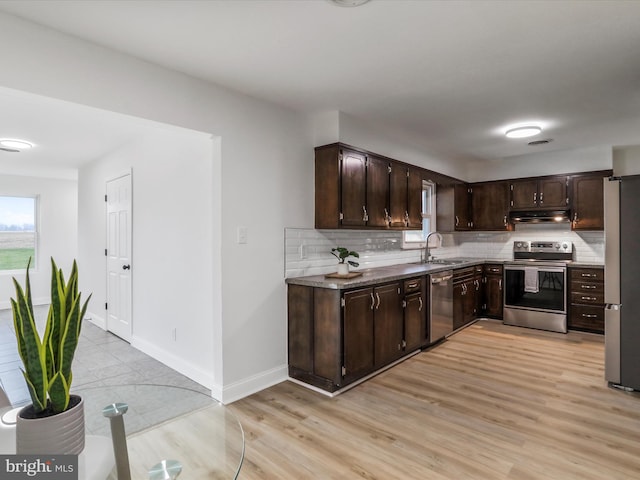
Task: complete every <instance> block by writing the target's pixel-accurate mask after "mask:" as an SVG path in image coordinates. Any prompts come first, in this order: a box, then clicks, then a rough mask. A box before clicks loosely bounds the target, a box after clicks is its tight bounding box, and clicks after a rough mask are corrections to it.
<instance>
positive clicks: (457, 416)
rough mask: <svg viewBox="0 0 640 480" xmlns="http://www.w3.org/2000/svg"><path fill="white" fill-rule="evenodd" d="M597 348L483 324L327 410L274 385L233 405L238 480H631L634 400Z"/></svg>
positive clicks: (636, 454) (637, 443) (638, 469)
mask: <svg viewBox="0 0 640 480" xmlns="http://www.w3.org/2000/svg"><path fill="white" fill-rule="evenodd" d="M603 357H604V345H603V338H602V337H601V336H596V335H589V334H579V333H573V332H572V333H569V334H567V335H563V334H557V333H550V332H541V331H537V330H530V329H524V328H518V327H509V326H503V325H502V324H501V323H500V322H496V321H490V320H482V321H479V322H478V323H476V324H475V325H472V326H470V327H468V328H467V329H465V330H463V331H461V332H459V333H457V334H455V335H454V336H452V337H451V338H450V339H449V340H447V341H446V342H445V343H443V344H441V345H439V346H437V347H435V348H433V349H431V350H430V351H425V352H422V353H420V354H419V355H416V356H415V357H412V358H411V359H409V360H407V361H405V362H403V363H402V364H400V365H397V366H396V367H394V368H392V369H390V370H388V371H386V372H384V373H382V374H380V375H378V376H377V377H375V378H373V379H371V380H369V381H367V382H365V383H363V384H362V385H360V386H358V387H356V388H354V389H352V390H349V391H347V392H345V393H344V394H342V395H339V396H337V397H335V398H328V397H326V396H323V395H321V394H318V393H315V392H312V391H310V390H308V389H305V388H304V387H300V386H298V385H296V384H293V383H292V382H283V383H281V384H279V385H276V386H274V387H272V388H269V389H267V390H264V391H262V392H259V393H257V394H255V395H252V396H250V397H247V398H245V399H243V400H240V401H238V402H235V403H233V404H232V405H231V406H230V408H231V409H232V411H233V412H234V413H235V414H236V416H238V417H239V419H240V421H241V423H242V425H243V428H244V430H245V438H246V453H245V461H244V465H243V467H242V471H241V473H240V477H239V478H240V479H241V480H252V479H260V480H265V479H305V478H332V479H350V478H366V479H384V480H388V479H414V478H415V479H418V478H420V479H430V480H431V479H433V480H437V479H456V480H458V479H490V480H499V479H522V480H530V479H545V480H547V479H559V480H571V479H576V480H577V479H580V480H589V479H594V480H611V479H639V478H640V395H638V394H629V393H624V392H621V391H617V390H612V389H610V388H608V387H607V385H606V382H605V381H604V372H603Z"/></svg>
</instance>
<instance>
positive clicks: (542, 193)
mask: <svg viewBox="0 0 640 480" xmlns="http://www.w3.org/2000/svg"><path fill="white" fill-rule="evenodd" d="M542 195H544V192H540V205H542V204H543V203H544V202H543V201H542Z"/></svg>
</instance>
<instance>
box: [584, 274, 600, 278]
mask: <svg viewBox="0 0 640 480" xmlns="http://www.w3.org/2000/svg"><path fill="white" fill-rule="evenodd" d="M580 276H581V277H587V278H593V277H595V276H596V274H595V273H581V274H580Z"/></svg>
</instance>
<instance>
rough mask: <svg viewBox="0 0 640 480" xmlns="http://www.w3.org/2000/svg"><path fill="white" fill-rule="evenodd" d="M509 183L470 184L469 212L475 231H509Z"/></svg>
mask: <svg viewBox="0 0 640 480" xmlns="http://www.w3.org/2000/svg"><path fill="white" fill-rule="evenodd" d="M508 199H509V183H508V182H506V181H498V182H482V183H473V184H471V211H472V218H473V228H474V229H475V230H510V228H511V224H510V223H509V200H508Z"/></svg>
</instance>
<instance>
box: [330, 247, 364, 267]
mask: <svg viewBox="0 0 640 480" xmlns="http://www.w3.org/2000/svg"><path fill="white" fill-rule="evenodd" d="M331 255H333V256H334V257H336V258H337V259H338V262H339V263H344V262H345V261H346V262H347V263H348V264H349V265H351V266H352V267H358V266H360V264H359V263H358V262H354V261H353V260H347V258H349V257H356V258H360V255H359V254H358V252H352V251H350V250H349V249H348V248H344V247H336V248H332V249H331Z"/></svg>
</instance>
